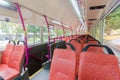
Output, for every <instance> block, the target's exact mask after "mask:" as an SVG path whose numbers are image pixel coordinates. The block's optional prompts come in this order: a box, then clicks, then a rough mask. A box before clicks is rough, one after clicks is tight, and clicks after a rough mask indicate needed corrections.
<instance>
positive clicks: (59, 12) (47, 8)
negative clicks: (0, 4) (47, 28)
mask: <svg viewBox="0 0 120 80" xmlns="http://www.w3.org/2000/svg"><path fill="white" fill-rule="evenodd" d="M10 1H12V2H14V3H15V2H18V3H19V4H20V5H21V6H23V7H26V8H29V9H32V10H34V11H36V12H38V13H40V14H43V15H47V16H48V17H50V18H52V19H54V20H57V21H59V22H62V23H64V24H65V25H67V26H70V27H71V28H72V27H74V29H76V28H77V27H78V26H79V25H80V21H79V19H78V16H77V14H76V13H75V10H74V8H73V6H72V3H71V1H70V0H19V1H18V0H10ZM22 13H23V16H24V18H26V20H27V18H30V17H31V15H32V17H34V16H33V13H31V11H30V12H29V11H26V10H25V11H24V10H22ZM38 20H39V19H38ZM38 20H37V22H38ZM33 21H34V19H33ZM26 22H29V21H26ZM30 22H32V21H30ZM39 23H40V21H39Z"/></svg>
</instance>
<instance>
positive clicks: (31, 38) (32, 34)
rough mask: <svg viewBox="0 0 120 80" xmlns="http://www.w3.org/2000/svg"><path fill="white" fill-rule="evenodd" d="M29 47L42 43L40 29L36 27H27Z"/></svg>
mask: <svg viewBox="0 0 120 80" xmlns="http://www.w3.org/2000/svg"><path fill="white" fill-rule="evenodd" d="M26 27H27V38H28V45H34V44H37V43H40V27H39V26H34V25H26Z"/></svg>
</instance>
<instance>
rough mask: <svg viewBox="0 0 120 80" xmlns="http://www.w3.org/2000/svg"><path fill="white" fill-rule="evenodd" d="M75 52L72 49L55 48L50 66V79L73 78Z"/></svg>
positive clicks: (69, 79) (70, 79)
mask: <svg viewBox="0 0 120 80" xmlns="http://www.w3.org/2000/svg"><path fill="white" fill-rule="evenodd" d="M75 68H76V54H75V52H74V51H68V50H65V49H55V50H54V55H53V60H52V63H51V68H50V80H75V78H76V72H75Z"/></svg>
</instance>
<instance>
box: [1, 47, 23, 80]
mask: <svg viewBox="0 0 120 80" xmlns="http://www.w3.org/2000/svg"><path fill="white" fill-rule="evenodd" d="M24 50H25V48H24V46H23V45H16V46H15V48H14V50H13V53H12V55H11V57H10V59H9V63H8V67H7V68H6V69H4V70H2V71H0V76H1V77H3V78H4V79H5V80H6V79H7V80H12V79H14V78H15V77H17V76H18V75H19V74H20V71H21V66H22V61H23V59H24V58H23V57H24Z"/></svg>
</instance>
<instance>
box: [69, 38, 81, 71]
mask: <svg viewBox="0 0 120 80" xmlns="http://www.w3.org/2000/svg"><path fill="white" fill-rule="evenodd" d="M70 43H71V44H72V45H73V46H74V47H75V50H76V51H75V52H76V54H77V55H76V72H77V73H78V66H79V56H80V53H81V51H82V48H83V44H82V43H79V42H78V41H77V40H76V39H73V40H72V41H70Z"/></svg>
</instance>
